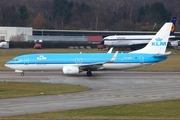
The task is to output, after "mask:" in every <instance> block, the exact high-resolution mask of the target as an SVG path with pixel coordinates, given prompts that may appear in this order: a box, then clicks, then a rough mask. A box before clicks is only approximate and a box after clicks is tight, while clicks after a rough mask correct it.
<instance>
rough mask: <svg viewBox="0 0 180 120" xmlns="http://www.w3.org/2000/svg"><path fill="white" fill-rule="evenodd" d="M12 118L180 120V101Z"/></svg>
mask: <svg viewBox="0 0 180 120" xmlns="http://www.w3.org/2000/svg"><path fill="white" fill-rule="evenodd" d="M10 118H41V119H42V118H48V119H56V118H65V119H82V118H83V119H160V118H161V119H163V118H164V119H165V118H166V119H168V120H169V119H173V118H176V119H177V118H179V119H180V100H171V101H160V102H150V103H137V104H125V105H116V106H104V107H102V106H101V107H94V108H85V109H76V110H66V111H58V112H46V113H38V114H29V115H19V116H13V117H10Z"/></svg>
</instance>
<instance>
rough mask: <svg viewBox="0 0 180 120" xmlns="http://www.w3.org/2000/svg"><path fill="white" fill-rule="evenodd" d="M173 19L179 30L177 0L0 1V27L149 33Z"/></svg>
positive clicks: (178, 3)
mask: <svg viewBox="0 0 180 120" xmlns="http://www.w3.org/2000/svg"><path fill="white" fill-rule="evenodd" d="M172 16H177V23H176V31H178V30H179V29H180V28H179V24H178V23H179V17H180V1H179V0H171V1H170V0H0V26H17V27H33V28H34V29H65V30H71V29H73V30H144V31H147V30H148V31H149V30H150V31H152V30H157V29H159V28H160V27H161V26H162V25H163V24H164V22H166V21H170V19H171V17H172Z"/></svg>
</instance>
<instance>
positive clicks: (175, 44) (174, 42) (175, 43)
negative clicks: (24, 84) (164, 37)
mask: <svg viewBox="0 0 180 120" xmlns="http://www.w3.org/2000/svg"><path fill="white" fill-rule="evenodd" d="M169 43H170V44H169V45H170V46H173V47H177V46H178V41H172V42H169Z"/></svg>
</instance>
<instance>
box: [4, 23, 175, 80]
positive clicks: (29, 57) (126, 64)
mask: <svg viewBox="0 0 180 120" xmlns="http://www.w3.org/2000/svg"><path fill="white" fill-rule="evenodd" d="M171 27H172V23H165V24H164V26H163V27H162V28H161V29H160V30H159V31H158V32H157V34H156V35H155V36H154V37H153V38H152V40H151V41H150V42H149V43H148V44H147V45H146V46H145V47H144V48H142V49H139V50H136V51H132V52H129V53H118V51H116V52H115V53H111V51H112V49H111V50H110V51H109V52H108V53H76V54H72V53H69V54H65V53H64V54H57V53H47V54H44V53H42V54H26V55H21V56H17V57H15V58H13V59H12V60H10V61H8V62H6V63H5V66H6V67H9V68H11V69H14V70H15V72H21V75H22V76H24V71H26V70H34V71H35V70H41V71H44V70H59V71H62V72H63V73H64V74H78V73H80V72H83V71H87V76H92V72H91V71H97V70H122V69H130V68H136V67H141V66H145V65H151V64H154V63H157V62H161V61H163V60H166V59H167V56H168V55H169V54H170V53H171V52H166V47H167V43H168V38H169V33H170V30H171Z"/></svg>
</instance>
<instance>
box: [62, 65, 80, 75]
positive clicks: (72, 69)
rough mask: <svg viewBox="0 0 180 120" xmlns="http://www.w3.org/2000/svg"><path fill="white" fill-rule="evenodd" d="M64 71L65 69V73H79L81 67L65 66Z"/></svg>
mask: <svg viewBox="0 0 180 120" xmlns="http://www.w3.org/2000/svg"><path fill="white" fill-rule="evenodd" d="M62 71H63V74H78V73H80V70H79V67H77V66H64V67H63V69H62Z"/></svg>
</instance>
